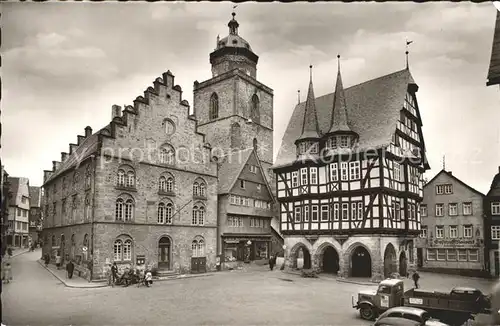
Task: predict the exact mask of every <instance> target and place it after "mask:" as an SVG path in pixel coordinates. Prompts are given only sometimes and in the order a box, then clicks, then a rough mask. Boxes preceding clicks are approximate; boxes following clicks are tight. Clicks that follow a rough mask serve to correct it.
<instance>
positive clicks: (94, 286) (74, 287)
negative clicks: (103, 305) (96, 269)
mask: <svg viewBox="0 0 500 326" xmlns="http://www.w3.org/2000/svg"><path fill="white" fill-rule="evenodd" d="M37 262H38V263H39V264H40V266H42V267H43V268H45V269H46V270H48V271H49V272H50V274H52V275H53V276H54V277H55V278H57V279H58V280H59V281H61V283H63V284H64V286H65V287H68V288H73V289H96V288H103V287H107V286H108V284H94V285H92V286H74V285H69V284H68V283H66V281H65V280H64V279H63V278H61V277H59V275H57V274H56V273H54V272H53V271H51V270H50V268H48V267H45V264H43V263H42V262H41V261H40V260H37ZM91 283H92V282H89V284H91Z"/></svg>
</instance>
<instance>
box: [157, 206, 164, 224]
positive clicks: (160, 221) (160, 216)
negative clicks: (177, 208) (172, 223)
mask: <svg viewBox="0 0 500 326" xmlns="http://www.w3.org/2000/svg"><path fill="white" fill-rule="evenodd" d="M164 223H165V204H164V203H159V204H158V224H164Z"/></svg>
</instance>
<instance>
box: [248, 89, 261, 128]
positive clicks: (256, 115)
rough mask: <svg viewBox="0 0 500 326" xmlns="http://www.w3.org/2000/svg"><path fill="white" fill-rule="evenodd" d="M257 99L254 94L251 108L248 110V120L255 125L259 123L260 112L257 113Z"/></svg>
mask: <svg viewBox="0 0 500 326" xmlns="http://www.w3.org/2000/svg"><path fill="white" fill-rule="evenodd" d="M259 110H260V108H259V97H258V96H257V94H254V95H253V96H252V103H251V108H250V119H252V122H255V123H260V112H259Z"/></svg>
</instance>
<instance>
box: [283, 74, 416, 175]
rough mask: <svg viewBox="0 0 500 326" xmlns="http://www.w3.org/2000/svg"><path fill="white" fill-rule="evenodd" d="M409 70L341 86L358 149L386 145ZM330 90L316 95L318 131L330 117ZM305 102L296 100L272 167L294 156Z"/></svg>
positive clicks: (326, 126)
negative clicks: (298, 102)
mask: <svg viewBox="0 0 500 326" xmlns="http://www.w3.org/2000/svg"><path fill="white" fill-rule="evenodd" d="M414 83H415V82H414V81H413V78H412V76H411V74H410V72H409V70H407V69H404V70H401V71H397V72H395V73H392V74H389V75H386V76H382V77H379V78H376V79H373V80H370V81H367V82H364V83H361V84H358V85H355V86H351V87H349V88H346V89H345V98H346V101H345V102H346V105H347V111H348V112H349V122H350V127H351V130H352V131H354V132H356V133H357V134H359V147H358V148H359V149H360V150H361V149H373V148H382V147H386V146H388V145H389V144H390V143H391V142H392V136H393V134H394V132H395V131H396V125H397V121H398V119H399V117H400V111H401V109H402V108H403V104H404V100H405V95H406V92H407V90H408V85H409V84H414ZM334 94H335V93H330V94H327V95H323V96H320V97H317V98H316V101H315V104H316V112H317V115H318V122H319V128H320V132H321V133H323V134H324V133H327V132H328V131H329V129H330V127H331V121H332V103H334ZM304 110H305V103H304V102H302V103H300V104H298V105H297V106H296V107H295V109H294V111H293V114H292V116H291V118H290V121H289V122H288V127H287V128H286V131H285V134H284V135H283V138H282V141H281V146H280V149H279V151H278V156H277V158H276V162H275V164H274V166H275V167H277V166H282V165H288V164H291V163H293V162H294V161H295V159H296V146H295V143H294V142H295V140H296V139H297V138H299V137H300V134H301V132H302V128H301V127H302V122H303V117H304Z"/></svg>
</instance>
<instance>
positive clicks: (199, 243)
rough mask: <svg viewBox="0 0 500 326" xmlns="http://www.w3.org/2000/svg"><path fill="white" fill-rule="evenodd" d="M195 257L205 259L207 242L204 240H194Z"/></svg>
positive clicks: (192, 246)
mask: <svg viewBox="0 0 500 326" xmlns="http://www.w3.org/2000/svg"><path fill="white" fill-rule="evenodd" d="M191 251H192V255H193V257H205V242H204V241H203V239H199V240H193V242H192V243H191Z"/></svg>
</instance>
